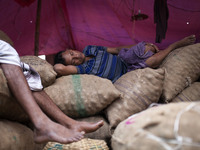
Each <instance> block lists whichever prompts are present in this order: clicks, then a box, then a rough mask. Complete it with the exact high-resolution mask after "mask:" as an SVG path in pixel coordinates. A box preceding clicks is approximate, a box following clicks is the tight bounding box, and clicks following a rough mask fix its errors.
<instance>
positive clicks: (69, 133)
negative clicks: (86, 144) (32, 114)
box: [34, 120, 84, 144]
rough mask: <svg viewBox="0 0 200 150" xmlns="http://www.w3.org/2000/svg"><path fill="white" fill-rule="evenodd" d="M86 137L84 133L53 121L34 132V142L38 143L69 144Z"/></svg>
mask: <svg viewBox="0 0 200 150" xmlns="http://www.w3.org/2000/svg"><path fill="white" fill-rule="evenodd" d="M83 137H84V132H79V131H75V130H72V129H68V128H66V127H64V126H62V125H60V124H57V123H54V122H52V121H50V120H49V121H47V122H45V125H41V128H40V129H39V128H37V129H35V130H34V140H35V142H36V143H45V142H50V141H52V142H58V143H62V144H68V143H72V142H76V141H79V140H81V139H82V138H83Z"/></svg>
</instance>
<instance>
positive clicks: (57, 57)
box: [54, 50, 66, 65]
mask: <svg viewBox="0 0 200 150" xmlns="http://www.w3.org/2000/svg"><path fill="white" fill-rule="evenodd" d="M63 52H65V50H64V51H60V52H58V53H57V54H56V55H55V57H54V64H63V65H66V64H65V60H64V59H63V57H62V53H63Z"/></svg>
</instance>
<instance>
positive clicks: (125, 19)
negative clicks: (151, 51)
mask: <svg viewBox="0 0 200 150" xmlns="http://www.w3.org/2000/svg"><path fill="white" fill-rule="evenodd" d="M19 1H20V0H19ZM167 5H168V9H169V20H168V28H167V32H166V37H165V39H163V40H162V42H161V43H160V44H157V45H158V46H159V47H160V48H164V47H166V46H167V45H169V44H170V43H172V42H175V41H177V40H179V39H181V38H183V37H185V36H188V35H191V34H195V35H196V36H197V42H200V21H199V18H200V1H199V0H190V1H188V0H167ZM0 8H1V9H0V11H1V12H0V20H1V22H0V30H2V31H4V32H5V33H7V34H8V35H9V37H10V38H11V39H12V40H13V42H14V46H15V48H16V50H17V51H18V52H19V54H20V55H21V56H23V55H33V54H34V44H35V43H34V41H35V39H34V38H35V23H36V11H37V0H35V1H33V2H32V3H31V4H30V5H29V6H22V5H20V4H19V3H17V2H16V1H15V0H9V1H8V0H1V1H0ZM139 10H140V11H141V13H144V14H146V15H148V18H147V19H146V20H141V21H131V16H132V15H134V14H136V13H138V11H139ZM155 38H156V24H155V23H154V0H148V1H147V0H42V4H41V15H40V30H39V54H45V55H49V54H55V53H56V52H58V51H60V50H64V49H66V48H74V49H78V50H80V51H82V49H83V48H84V47H85V46H86V45H89V44H91V45H103V46H121V45H128V44H134V43H137V42H140V41H149V42H152V43H155Z"/></svg>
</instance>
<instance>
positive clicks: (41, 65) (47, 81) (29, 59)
mask: <svg viewBox="0 0 200 150" xmlns="http://www.w3.org/2000/svg"><path fill="white" fill-rule="evenodd" d="M20 59H21V61H22V62H25V63H26V64H29V65H30V66H31V67H32V68H33V69H34V70H35V71H37V72H38V73H39V74H40V77H41V80H42V85H43V86H44V87H47V86H49V85H51V84H53V83H54V82H55V80H56V75H57V74H56V72H55V71H54V70H53V66H52V65H51V64H49V63H48V62H47V61H46V60H43V59H41V58H39V57H37V56H22V57H20Z"/></svg>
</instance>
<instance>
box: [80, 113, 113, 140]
mask: <svg viewBox="0 0 200 150" xmlns="http://www.w3.org/2000/svg"><path fill="white" fill-rule="evenodd" d="M77 120H78V121H86V122H91V123H94V122H97V121H100V120H103V122H104V124H103V126H102V127H101V128H99V129H98V130H96V131H95V132H91V133H87V134H85V137H86V138H90V139H99V140H104V141H106V143H109V142H110V140H111V131H110V127H109V124H108V121H107V120H106V119H105V118H104V117H103V116H101V115H98V116H92V117H87V118H81V119H77Z"/></svg>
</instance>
